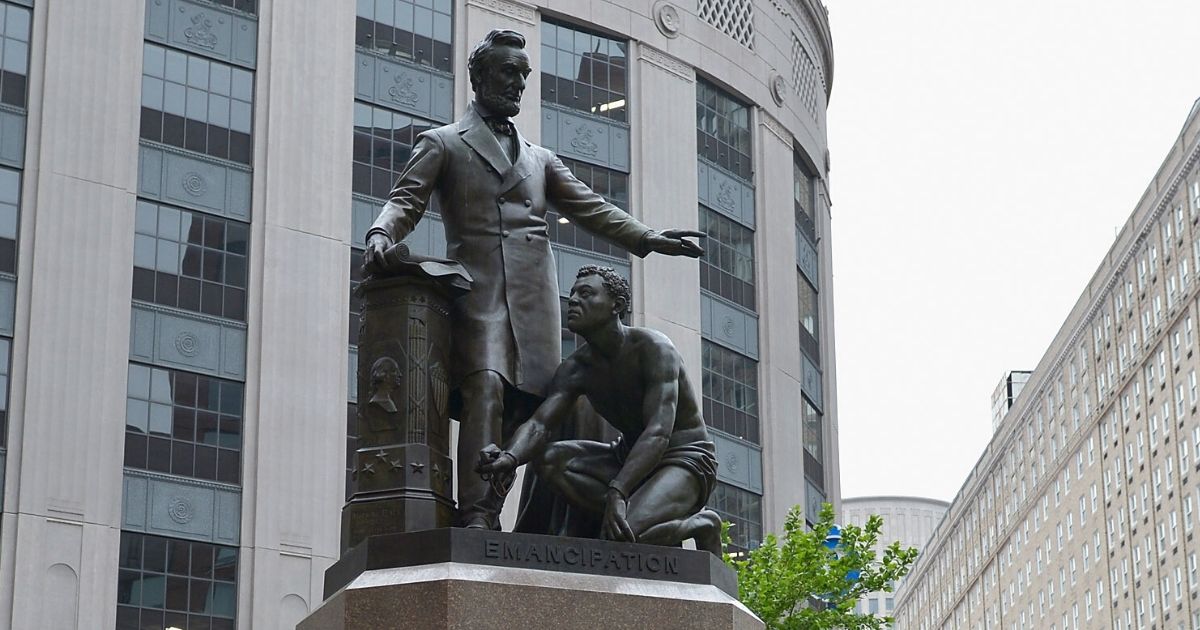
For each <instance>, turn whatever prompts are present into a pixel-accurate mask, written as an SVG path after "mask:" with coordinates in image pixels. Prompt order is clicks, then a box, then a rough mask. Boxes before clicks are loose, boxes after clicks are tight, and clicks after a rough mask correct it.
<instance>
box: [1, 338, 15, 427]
mask: <svg viewBox="0 0 1200 630" xmlns="http://www.w3.org/2000/svg"><path fill="white" fill-rule="evenodd" d="M11 369H12V339H6V338H4V337H0V447H3V446H6V445H7V444H8V377H9V373H10V371H11Z"/></svg>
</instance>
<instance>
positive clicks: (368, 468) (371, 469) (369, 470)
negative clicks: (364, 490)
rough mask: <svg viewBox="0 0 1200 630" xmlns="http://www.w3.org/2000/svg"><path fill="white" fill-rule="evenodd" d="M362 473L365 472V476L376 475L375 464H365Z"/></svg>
mask: <svg viewBox="0 0 1200 630" xmlns="http://www.w3.org/2000/svg"><path fill="white" fill-rule="evenodd" d="M362 471H363V474H364V475H374V474H375V464H372V463H370V462H367V463H365V464H363V466H362Z"/></svg>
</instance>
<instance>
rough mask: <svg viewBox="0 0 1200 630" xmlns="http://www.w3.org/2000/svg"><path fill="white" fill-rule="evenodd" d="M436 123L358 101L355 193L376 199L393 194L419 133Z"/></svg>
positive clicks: (355, 134)
mask: <svg viewBox="0 0 1200 630" xmlns="http://www.w3.org/2000/svg"><path fill="white" fill-rule="evenodd" d="M435 126H437V125H436V124H435V123H432V122H429V121H427V120H422V119H420V118H414V117H412V116H407V115H405V114H399V113H396V112H393V111H391V110H387V109H383V108H379V107H372V106H371V105H367V104H366V103H359V102H356V103H354V171H353V173H354V175H353V190H354V192H356V193H359V194H361V195H367V196H370V197H374V198H376V199H387V198H389V197H391V192H392V186H393V185H395V183H396V180H397V179H399V177H400V172H401V171H403V170H404V165H405V164H407V163H408V158H409V156H410V155H412V148H413V144H414V143H415V142H416V141H417V136H418V135H419V134H420V133H421V132H423V131H426V130H429V129H433V128H434V127H435Z"/></svg>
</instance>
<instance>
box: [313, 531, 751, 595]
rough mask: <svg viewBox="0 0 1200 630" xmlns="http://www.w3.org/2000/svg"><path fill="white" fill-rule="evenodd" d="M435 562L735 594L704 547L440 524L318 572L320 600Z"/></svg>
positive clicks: (366, 545)
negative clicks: (385, 573)
mask: <svg viewBox="0 0 1200 630" xmlns="http://www.w3.org/2000/svg"><path fill="white" fill-rule="evenodd" d="M443 563H456V564H461V565H476V566H482V567H504V568H510V569H522V570H536V571H539V572H553V573H568V574H577V575H578V574H582V575H590V576H607V577H614V578H626V579H637V580H642V581H656V582H671V583H677V584H681V585H702V586H712V587H715V588H716V589H717V590H719V591H722V592H724V593H725V594H727V595H729V596H730V597H736V596H737V577H736V576H735V574H734V573H733V570H732V569H730V568H729V567H727V566H726V565H725V563H723V562H722V561H721V560H720V559H718V558H717V557H715V556H713V555H712V554H710V553H708V552H705V551H696V550H691V549H681V548H678V547H659V546H656V545H641V544H631V543H618V542H612V541H607V540H590V539H583V538H567V537H560V536H543V535H538V534H516V533H505V532H493V531H486V530H475V529H461V528H445V529H430V530H424V531H418V532H407V533H403V534H390V535H384V536H372V537H371V538H368V539H367V540H365V541H363V542H362V543H360V544H358V545H356V546H355V547H354V548H353V549H351V550H350V551H348V552H346V553H345V554H344V555H343V556H342V559H341V560H339V561H338V562H337V563H335V564H334V565H333V566H331V567H330V568H329V570H327V571H326V572H325V597H326V598H327V599H328V598H330V597H332V596H333V595H334V594H335V593H337V591H339V590H341V589H342V588H343V587H347V585H350V584H352V583H355V582H356V581H357V579H358V578H359V576H360V575H363V574H364V573H366V572H369V571H371V572H373V571H377V570H380V569H395V568H403V567H419V566H425V565H437V564H443ZM556 579H561V578H556ZM572 579H574V578H572Z"/></svg>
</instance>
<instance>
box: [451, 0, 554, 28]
mask: <svg viewBox="0 0 1200 630" xmlns="http://www.w3.org/2000/svg"><path fill="white" fill-rule="evenodd" d="M467 4H468V5H471V6H476V7H479V8H481V9H486V10H488V11H491V12H492V13H496V14H499V15H503V16H505V17H510V18H512V19H514V20H518V21H521V22H524V23H526V24H530V25H533V26H536V25H537V23H538V19H537V11H535V10H534V9H533V7H529V6H525V5H523V4H517V3H516V2H509V1H508V0H467Z"/></svg>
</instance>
